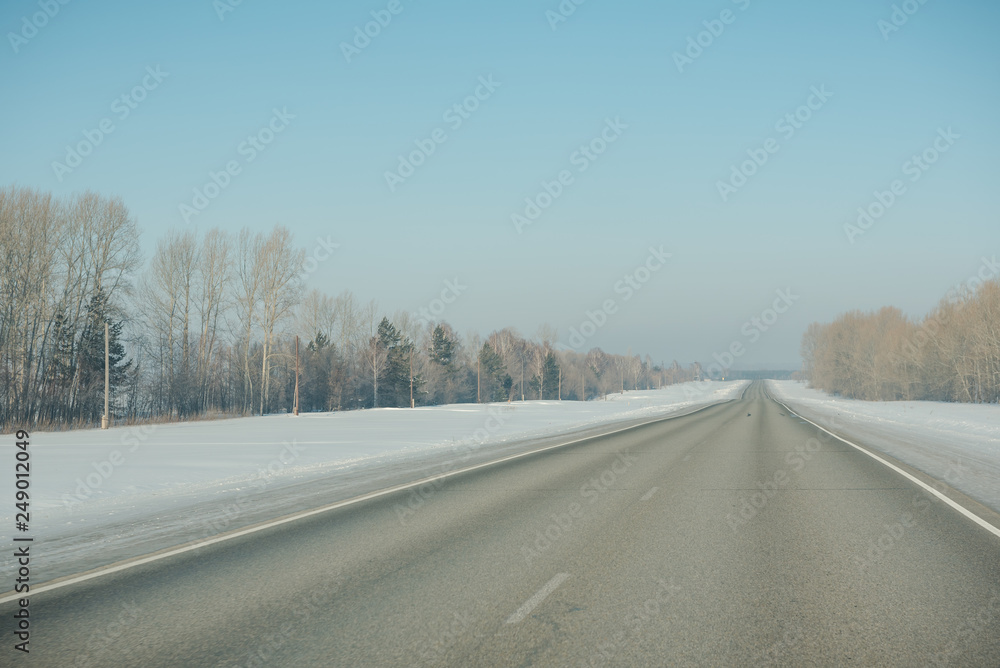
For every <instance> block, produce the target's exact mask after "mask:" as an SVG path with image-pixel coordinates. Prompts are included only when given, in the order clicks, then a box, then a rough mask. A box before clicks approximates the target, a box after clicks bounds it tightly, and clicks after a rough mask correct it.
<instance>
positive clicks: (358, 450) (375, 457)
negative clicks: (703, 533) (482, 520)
mask: <svg viewBox="0 0 1000 668" xmlns="http://www.w3.org/2000/svg"><path fill="white" fill-rule="evenodd" d="M746 385H747V383H746V382H745V381H736V382H724V383H720V382H703V383H685V384H682V385H675V386H671V387H667V388H664V389H662V390H653V391H648V392H643V391H636V392H626V393H625V394H616V395H611V396H609V397H608V400H607V401H599V400H598V401H588V402H578V401H562V402H559V401H526V402H515V403H511V404H506V403H501V404H454V405H448V406H433V407H422V408H416V409H393V408H382V409H373V410H364V411H350V412H340V413H310V414H302V415H300V416H298V417H294V416H291V415H274V416H265V417H250V418H238V419H229V420H218V421H205V422H189V423H179V424H178V423H174V424H164V425H155V426H142V427H117V428H112V429H109V430H106V431H102V430H99V429H92V430H78V431H68V432H52V433H43V432H34V433H32V434H31V446H30V450H31V535H33V536H34V537H35V539H36V540H46V539H59V540H56V541H52V540H50V543H49V545H50V553H49V557H54V555H53V554H52V551H58V550H59V549H60V548H59V547H58V546H59V545H62V544H66V545H67V546H68V545H70V544H73V543H72V541H71V540H70V539H71V538H73V537H74V536H76V537H80V536H83V535H87V536H91V537H93V536H95V535H101V536H104V537H105V539H106V540H108V541H117V542H118V543H122V542H123V541H124V542H127V541H128V540H136V541H139V540H142V539H144V534H146V535H147V536H146V537H148V534H151V533H159V534H162V535H161V536H160V538H159V540H158V542H156V543H155V544H156V545H162V544H163V543H165V542H170V541H171V540H174V541H176V542H181V540H182V539H184V540H186V539H189V538H191V537H197V536H188V537H186V538H185V537H183V536H174V534H175V533H178V532H177V531H175V528H174V527H175V526H176V524H177V522H178V519H177V518H178V517H180V516H184V517H186V518H187V519H188V522H189V524H191V523H197V524H199V525H200V526H202V527H205V526H206V523H207V525H208V526H209V531H211V530H212V529H211V528H212V527H214V528H215V531H219V530H222V529H223V528H231V527H232V523H231V522H230V521H229V520H230V519H233V516H234V515H241V514H242V515H244V516H242V517H239V518H235V519H238V520H239V522H238V523H245V522H247V521H250V520H251V519H257V517H259V515H260V514H261V513H262V512H264V510H266V509H262V507H261V505H260V504H258V505H257V506H255V508H254V510H255V513H254V514H253V516H252V514H251V513H249V512H246V513H244V512H243V511H244V510H245V509H246V505H247V504H248V503H249V501H248V499H250V500H253V499H256V498H258V497H260V498H263V497H265V496H266V497H267V498H268V499H270V498H272V497H282V496H289V495H293V494H294V493H296V490H298V493H300V494H301V493H302V492H301V490H302V489H304V486H302V485H301V483H308V482H310V481H318V480H320V479H322V480H323V481H324V483H325V482H326V481H329V480H337V479H344V480H348V479H350V480H351V481H353V482H354V483H357V482H358V481H359V480H361V481H362V482H365V481H367V482H368V483H370V485H369V486H371V484H374V483H372V481H376V482H377V481H379V480H381V479H383V478H385V472H386V471H387V470H390V469H391V470H393V471H395V474H396V475H397V476H398V475H406V474H407V472H408V471H418V470H420V468H421V465H422V466H424V467H426V464H427V462H431V461H435V460H437V461H441V460H442V459H449V460H450V461H453V462H455V463H458V464H462V463H464V462H470V461H473V456H475V458H481V457H483V456H485V455H488V454H489V451H490V450H496V451H499V450H500V449H502V446H510V445H511V444H513V443H519V442H522V441H525V440H528V439H535V438H539V437H545V436H551V435H556V434H562V433H569V432H574V431H579V430H581V429H584V428H588V427H594V426H598V425H601V424H606V423H612V422H619V421H625V420H635V419H641V418H644V417H653V416H658V415H665V414H670V413H678V412H685V411H688V410H691V409H693V408H695V407H698V406H703V405H707V404H710V403H715V402H718V401H723V400H727V399H733V398H737V397H739V395H740V393H741V392H742V390H743V388H744V387H745V386H746ZM13 440H14V438H13V436H11V435H7V436H4V437H0V442H2V445H0V453H2V456H3V461H8V462H13V460H14V457H13ZM456 468H457V466H456ZM11 469H13V464H11ZM12 473H13V471H12V470H11V474H9V475H5V476H0V498H3V499H10V500H11V502H9V503H4V504H3V505H2V510H0V533H2V534H3V535H2V536H0V540H4V541H6V540H7V539H8V538H9V537H10V531H11V528H12V526H13V519H14V518H13V511H14V509H13V505H14V504H13V497H14V489H13V482H14V476H13V475H12ZM413 477H414V478H415V477H417V476H416V475H413ZM293 485H297V486H298V487H296V488H294V489H293V488H292V487H291V486H293ZM376 486H377V485H376ZM328 489H330V488H328ZM336 489H337V490H338V493H339V490H341V489H342V488H341V487H337V488H336ZM343 489H346V488H343ZM351 489H354V488H351ZM284 490H287V493H286V492H285V491H284ZM265 493H266V494H265ZM345 493H346V492H345ZM332 500H335V499H331V498H329V496H327V497H326V498H324V499H323V502H329V501H332ZM306 501H308V500H305V501H302V502H303V503H305V502H306ZM282 503H284V502H282ZM195 507H197V509H196V510H190V509H192V508H195ZM273 507H274V508H279V509H282V508H284V506H282V505H275V506H273ZM205 508H208V509H209V511H212V509H217V512H214V515H211V514H210V515H208V516H207V519H206V515H205V513H206V512H208V511H205ZM218 509H222V510H221V511H218ZM168 517H169V521H168ZM171 522H172V523H173V524H171ZM105 527H107V528H106V529H104V528H105ZM201 533H202V534H204V533H205V532H204V531H202V532H201ZM67 541H69V542H67ZM90 542H92V540H91V541H90ZM73 545H74V549H88V545H87V544H86V541H83V540H82V539H79V538H78V539H77V540H76V542H75V544H73ZM150 546H153V543H150ZM64 551H65V552H68V551H69V547H66V548H65V550H64ZM4 561H5V560H0V565H6V564H4Z"/></svg>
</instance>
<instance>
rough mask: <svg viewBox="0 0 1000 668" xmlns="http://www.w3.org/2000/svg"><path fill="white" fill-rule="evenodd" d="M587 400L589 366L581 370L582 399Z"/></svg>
mask: <svg viewBox="0 0 1000 668" xmlns="http://www.w3.org/2000/svg"><path fill="white" fill-rule="evenodd" d="M586 400H587V367H583V370H582V371H581V372H580V401H586Z"/></svg>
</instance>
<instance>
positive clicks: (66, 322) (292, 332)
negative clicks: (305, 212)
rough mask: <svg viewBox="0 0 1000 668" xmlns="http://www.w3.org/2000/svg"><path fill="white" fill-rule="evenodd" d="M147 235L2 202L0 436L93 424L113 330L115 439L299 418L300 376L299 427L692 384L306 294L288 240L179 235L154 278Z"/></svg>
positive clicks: (42, 199)
mask: <svg viewBox="0 0 1000 668" xmlns="http://www.w3.org/2000/svg"><path fill="white" fill-rule="evenodd" d="M139 235H140V231H139V227H138V225H137V223H136V221H135V219H134V217H133V216H132V215H131V213H130V212H129V211H128V209H127V207H126V206H125V204H124V203H123V202H122V200H121V199H120V198H116V197H105V196H102V195H99V194H97V193H93V192H86V193H83V194H80V195H74V196H72V197H68V198H61V199H60V198H57V197H54V196H53V195H51V194H50V193H45V192H41V191H38V190H34V189H31V188H25V187H18V186H8V187H6V188H3V189H0V252H2V253H3V257H4V258H5V262H4V263H3V264H2V265H0V300H2V301H0V428H3V429H4V430H9V429H11V428H20V427H24V426H37V425H43V426H48V427H56V428H60V427H63V426H93V425H96V424H99V423H100V417H101V415H102V413H103V406H104V353H105V351H104V344H105V340H104V339H105V325H106V324H107V326H108V330H109V333H110V337H109V338H110V350H109V359H110V367H111V372H110V387H111V394H110V397H109V400H110V406H111V413H112V418H113V419H114V420H115V421H119V422H120V421H129V422H133V421H140V420H161V419H166V420H169V419H193V418H198V417H206V416H207V417H213V416H218V415H250V414H265V413H272V412H280V411H289V410H291V409H292V407H293V403H294V400H295V390H296V387H295V385H296V366H297V368H298V397H299V409H300V410H301V411H319V410H322V411H329V410H350V409H359V408H370V407H375V406H383V407H388V406H417V405H431V404H443V403H466V402H496V401H513V400H519V399H522V398H524V399H566V400H583V399H593V398H595V397H600V396H602V395H606V394H608V393H610V392H614V391H624V390H626V389H640V388H653V387H660V386H663V385H667V384H671V383H677V382H683V381H686V380H691V379H692V378H694V377H695V374H696V373H697V370H698V367H697V365H693V366H690V367H681V365H680V364H678V363H677V362H676V361H675V362H674V363H673V364H672V365H669V366H666V365H662V364H654V363H653V361H652V360H651V359H650V358H649V356H646V357H645V358H642V357H640V356H638V355H632V354H627V355H614V354H609V353H605V352H604V351H602V350H600V349H599V348H595V349H592V350H590V351H589V352H575V351H572V350H562V349H559V347H558V346H557V345H556V343H555V332H554V331H553V330H552V329H551V328H549V327H545V326H543V327H542V328H540V329H539V332H538V334H537V335H536V336H535V337H533V338H526V337H523V336H521V335H520V334H519V333H518V332H517V331H515V330H514V329H511V328H505V329H501V330H497V331H494V332H492V333H490V334H489V335H488V336H486V337H482V336H480V334H478V333H476V332H472V333H468V334H466V335H464V336H463V335H461V334H459V333H458V332H456V331H454V330H453V329H452V327H451V326H450V325H448V323H447V322H426V321H424V320H422V319H420V318H417V317H415V316H414V315H413V314H411V313H408V312H396V313H394V314H391V315H390V314H386V313H383V312H382V311H381V310H380V309H379V307H378V305H377V303H376V302H374V301H370V302H367V303H362V302H360V301H359V300H357V299H356V298H355V297H354V296H353V295H352V294H351V293H350V292H349V291H343V292H340V293H339V294H336V295H332V294H329V293H327V292H325V291H322V290H318V289H310V290H307V289H306V287H305V282H306V281H305V277H306V275H307V273H308V272H307V271H306V269H305V268H306V267H307V264H306V254H305V251H304V250H303V249H300V248H298V247H296V246H295V243H294V240H293V237H292V234H291V232H290V231H289V230H288V229H286V228H284V227H281V226H275V227H274V228H273V229H272V230H270V231H269V232H267V233H264V232H253V231H251V230H248V229H243V230H242V231H240V232H239V233H237V234H232V233H229V232H226V231H224V230H220V229H210V230H208V231H207V232H205V233H203V234H200V233H198V232H196V231H194V230H192V229H187V230H175V231H170V232H168V233H166V234H165V235H164V236H163V237H162V238H160V239H159V240H158V241H157V244H156V247H155V250H154V251H153V254H152V257H151V258H149V261H148V262H144V261H143V258H142V256H141V251H140V243H139V242H140V236H139ZM297 347H298V349H297V350H296V348H297ZM296 353H297V354H296Z"/></svg>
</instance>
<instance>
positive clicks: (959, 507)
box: [769, 395, 1000, 538]
mask: <svg viewBox="0 0 1000 668" xmlns="http://www.w3.org/2000/svg"><path fill="white" fill-rule="evenodd" d="M769 396H770V395H769ZM771 400H772V401H774V402H776V403H779V404H781V405H782V406H784V407H785V410H787V411H788V412H789V413H791V414H792V415H794V416H796V417H798V418H801V419H803V420H805V421H806V422H808V423H809V424H811V425H812V426H814V427H816V428H817V429H821V430H823V431H825V432H826V433H828V434H830V436H833V437H834V438H835V439H837V440H838V441H843V442H844V443H847V444H848V445H849V446H851V447H852V448H854V449H855V450H859V451H860V452H863V453H865V454H866V455H868V456H869V457H871V458H872V459H874V460H875V461H877V462H880V463H882V464H885V465H886V466H888V467H889V468H891V469H892V470H893V471H895V472H896V473H898V474H900V475H901V476H903V477H905V478H906V479H907V480H910V481H912V482H914V483H916V484H918V485H920V486H921V487H923V488H924V489H926V490H927V491H928V492H930V493H931V494H933V495H934V496H936V497H937V498H939V499H941V500H942V501H944V502H945V503H947V504H948V505H949V506H951V507H952V508H954V509H955V510H957V511H958V512H960V513H962V514H963V515H965V516H966V517H968V518H969V519H970V520H972V521H973V522H975V523H976V524H978V525H979V526H981V527H983V528H984V529H986V530H987V531H989V532H990V533H992V534H993V535H994V536H997V537H998V538H1000V529H998V528H997V527H995V526H993V525H992V524H990V523H989V522H987V521H986V520H984V519H983V518H982V517H980V516H979V515H976V514H975V513H974V512H972V511H971V510H969V509H967V508H966V507H965V506H963V505H961V504H959V503H957V502H956V501H953V500H952V499H950V498H948V497H947V496H945V495H944V494H942V493H941V492H939V491H937V490H936V489H934V488H933V487H931V486H930V485H928V484H927V483H925V482H924V481H923V480H921V479H920V478H917V477H916V476H913V475H910V474H909V473H907V472H906V471H904V470H903V469H901V468H899V467H898V466H896V465H895V464H893V463H892V462H887V461H886V460H884V459H882V458H881V457H879V456H878V455H876V454H875V453H873V452H869V451H868V450H867V449H866V448H863V447H861V446H860V445H857V444H856V443H851V442H850V441H848V440H847V439H846V438H844V437H843V436H837V435H836V434H834V433H833V432H832V431H830V430H829V429H826V428H825V427H821V426H820V425H818V424H816V423H815V422H813V421H812V420H810V419H809V418H806V417H802V416H801V415H799V414H798V413H796V412H795V411H793V410H792V409H791V408H789V407H788V405H787V404H785V403H783V402H781V401H778V400H777V399H775V398H774V397H771Z"/></svg>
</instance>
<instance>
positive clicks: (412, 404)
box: [410, 347, 416, 408]
mask: <svg viewBox="0 0 1000 668" xmlns="http://www.w3.org/2000/svg"><path fill="white" fill-rule="evenodd" d="M415 405H416V404H414V403H413V348H412V347H411V348H410V408H413V407H414V406H415Z"/></svg>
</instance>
